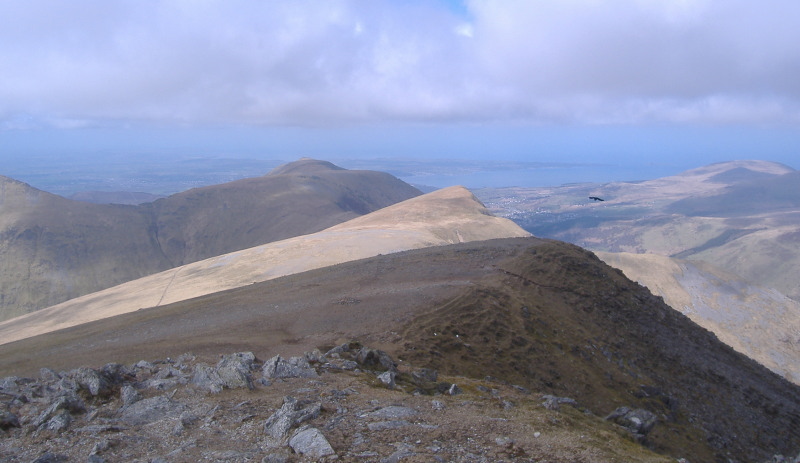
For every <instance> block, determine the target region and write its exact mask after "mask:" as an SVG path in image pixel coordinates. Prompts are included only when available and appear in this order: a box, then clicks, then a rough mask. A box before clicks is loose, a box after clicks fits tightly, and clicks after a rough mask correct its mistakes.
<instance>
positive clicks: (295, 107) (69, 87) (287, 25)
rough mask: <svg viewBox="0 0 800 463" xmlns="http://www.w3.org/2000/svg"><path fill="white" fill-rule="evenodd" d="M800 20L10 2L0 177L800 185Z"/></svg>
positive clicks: (764, 13) (777, 5)
mask: <svg viewBox="0 0 800 463" xmlns="http://www.w3.org/2000/svg"><path fill="white" fill-rule="evenodd" d="M797 18H800V2H798V1H796V0H765V1H760V2H754V1H752V0H464V1H460V0H313V1H312V0H269V1H261V0H191V1H189V0H175V1H153V0H118V1H107V0H71V1H69V2H64V1H62V0H26V1H24V2H19V1H13V0H0V166H2V165H8V164H9V163H13V162H15V160H19V159H24V158H26V157H32V156H33V157H35V156H51V157H57V158H59V159H64V160H68V159H71V158H78V157H81V158H90V159H91V158H95V159H97V160H102V159H104V158H105V157H108V156H112V157H114V156H116V157H119V156H123V157H125V156H127V157H128V158H129V159H130V160H131V161H132V162H135V161H136V160H137V159H140V160H144V159H147V158H148V157H152V156H158V157H170V156H173V157H180V156H231V157H237V156H239V157H263V158H279V159H295V158H298V157H300V156H312V157H318V158H323V159H327V158H334V159H337V158H338V159H341V158H348V157H352V158H369V157H404V158H421V159H451V158H452V159H456V158H463V159H489V160H491V159H504V160H528V161H537V162H555V161H561V162H575V163H611V164H615V163H618V164H631V165H637V164H641V165H647V164H663V165H670V166H673V165H674V166H676V168H678V167H680V168H688V167H696V166H699V165H703V164H708V163H711V162H718V161H725V160H731V159H765V160H772V161H777V162H783V163H785V164H788V165H790V166H792V167H794V168H800V162H798V160H800V156H799V155H798V153H800V28H799V27H797ZM3 163H5V164H3Z"/></svg>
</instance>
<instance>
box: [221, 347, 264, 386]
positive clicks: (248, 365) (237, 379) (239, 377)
mask: <svg viewBox="0 0 800 463" xmlns="http://www.w3.org/2000/svg"><path fill="white" fill-rule="evenodd" d="M255 361H256V356H255V354H253V353H252V352H237V353H235V354H231V355H225V356H223V357H222V359H221V360H220V361H219V362H218V363H217V373H218V374H219V377H220V379H221V380H222V385H223V386H224V387H227V388H229V389H236V388H240V387H246V388H248V389H253V378H252V376H251V375H250V371H251V370H253V365H254V364H255Z"/></svg>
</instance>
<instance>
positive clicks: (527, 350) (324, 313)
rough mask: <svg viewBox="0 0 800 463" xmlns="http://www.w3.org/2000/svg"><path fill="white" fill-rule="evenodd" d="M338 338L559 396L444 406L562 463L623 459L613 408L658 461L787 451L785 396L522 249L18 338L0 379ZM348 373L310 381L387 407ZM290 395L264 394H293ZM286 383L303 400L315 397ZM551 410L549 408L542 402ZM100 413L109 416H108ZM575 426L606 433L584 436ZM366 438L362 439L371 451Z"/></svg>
mask: <svg viewBox="0 0 800 463" xmlns="http://www.w3.org/2000/svg"><path fill="white" fill-rule="evenodd" d="M365 220H366V219H365ZM451 236H452V235H451ZM313 252H314V250H313V248H312V249H309V255H311V256H313ZM351 339H359V340H364V341H365V342H366V343H368V344H369V345H371V346H374V347H377V348H380V349H383V350H385V351H387V352H388V353H389V354H390V355H391V356H392V357H393V358H395V359H397V361H398V363H399V365H400V366H399V368H400V374H401V375H406V377H409V378H410V377H411V373H410V372H409V371H408V370H405V369H404V366H405V365H407V364H411V365H414V366H415V367H426V368H430V369H436V370H438V372H439V373H440V374H443V375H450V377H468V378H480V379H481V380H485V381H492V382H496V383H498V384H505V385H509V384H513V385H518V386H521V388H517V390H519V391H530V392H531V393H532V396H533V397H539V398H540V399H539V400H540V401H545V400H547V397H546V396H544V394H550V395H553V396H555V397H561V398H564V399H563V400H564V403H563V404H562V405H561V406H560V408H561V411H557V410H543V409H541V408H539V409H538V410H539V411H538V412H536V414H535V415H534V414H528V413H526V412H525V410H524V409H515V407H516V406H517V405H515V403H514V402H513V401H508V400H507V399H504V396H498V395H499V394H500V391H499V390H498V391H494V390H492V388H491V387H486V386H480V387H482V388H483V389H480V390H481V391H485V398H481V399H478V398H475V399H473V398H472V397H473V396H472V395H470V396H469V397H471V399H470V401H462V402H461V403H460V404H456V403H454V402H452V401H449V400H448V401H447V403H448V404H449V405H448V407H453V408H456V407H458V408H457V409H458V410H459V411H460V412H459V413H462V414H463V416H465V417H466V416H468V414H469V413H488V414H489V416H492V417H495V416H499V414H500V413H501V412H502V411H503V410H506V411H508V413H507V414H504V415H502V416H507V417H508V418H503V419H502V420H498V423H502V425H503V426H524V427H525V428H524V429H526V430H527V433H528V434H531V433H533V431H535V430H538V429H542V428H544V429H550V426H551V425H553V426H559V427H560V429H563V430H565V431H569V430H575V429H581V431H580V433H577V432H573V433H572V438H571V444H572V448H573V449H574V453H573V454H572V461H574V460H576V459H578V460H581V461H584V460H585V461H592V462H594V461H601V460H599V459H597V458H594V457H592V453H591V449H592V448H593V447H594V446H596V445H599V442H606V439H603V437H602V436H603V435H604V434H603V433H604V432H605V433H621V434H623V435H625V436H628V437H627V439H629V440H627V444H626V445H627V446H626V447H625V448H623V449H618V450H619V451H620V452H623V453H624V454H626V455H628V457H627V458H622V460H624V461H638V459H637V458H636V457H635V455H636V453H637V449H640V447H639V445H640V444H638V443H637V442H636V441H635V440H634V437H632V436H631V434H629V433H628V431H625V430H624V429H623V428H614V429H616V430H611V429H609V428H608V427H607V424H608V423H607V422H604V421H603V420H602V418H603V417H605V416H607V415H608V414H609V413H611V412H613V411H615V410H618V409H619V407H628V408H629V409H630V410H640V412H639V413H640V414H639V415H638V416H639V417H642V416H647V417H652V419H654V420H655V421H654V425H655V427H654V428H653V429H652V431H650V432H649V433H648V434H647V435H646V436H643V435H642V436H639V437H638V442H641V444H642V445H645V446H648V447H649V448H650V449H653V450H655V451H658V452H659V453H662V454H665V455H669V456H671V458H673V459H677V458H685V459H687V460H688V461H691V462H693V463H704V462H717V461H756V462H758V461H769V460H771V459H772V458H773V455H776V454H782V455H796V454H797V453H798V449H800V388H798V387H797V386H795V385H793V384H791V383H789V382H788V381H786V380H784V379H783V378H781V377H779V376H778V375H775V374H773V373H772V372H770V371H769V370H767V369H766V368H764V367H763V366H761V365H759V364H757V363H756V362H754V361H752V360H750V359H748V358H747V357H745V356H743V355H741V354H739V353H737V352H735V351H734V350H733V349H731V348H730V347H728V346H726V345H724V344H723V343H721V342H719V341H718V340H717V338H716V337H715V336H714V335H713V334H712V333H710V332H709V331H707V330H705V329H703V328H701V327H699V326H698V325H696V324H695V323H693V322H692V321H691V320H689V319H688V318H687V317H686V316H684V315H682V314H681V313H679V312H677V311H675V310H673V309H672V308H670V307H669V306H667V305H666V304H664V303H663V301H662V300H661V299H660V298H657V297H655V296H653V295H652V294H651V293H650V292H649V291H647V290H646V289H645V288H643V287H642V286H640V285H638V284H636V283H633V282H631V281H630V280H628V279H627V278H626V277H625V276H624V275H623V274H622V272H620V271H618V270H615V269H612V268H610V267H609V266H607V265H606V264H604V263H603V262H601V261H600V260H599V259H597V258H596V257H595V256H594V255H592V254H591V253H590V252H587V251H585V250H583V249H580V248H578V247H576V246H573V245H569V244H566V243H561V242H554V241H549V240H541V239H537V238H514V239H503V240H489V241H479V242H470V243H460V244H454V245H450V246H441V247H429V248H424V249H418V250H412V251H406V252H401V253H394V254H389V255H380V256H375V257H372V258H369V259H364V260H358V261H354V262H349V263H342V264H338V265H334V266H330V267H325V268H320V269H316V270H311V271H308V272H303V273H298V274H294V275H289V276H285V277H282V278H277V279H273V280H270V281H266V282H262V283H256V284H252V285H247V286H243V287H239V288H235V289H231V290H228V291H223V292H218V293H214V294H209V295H206V296H201V297H199V298H194V299H188V300H184V301H181V302H177V303H174V304H171V305H166V306H161V307H156V308H152V309H146V310H139V311H135V312H130V313H127V314H123V315H120V316H116V317H111V318H106V319H103V320H98V321H95V322H91V323H86V324H83V325H80V326H75V327H72V328H67V329H64V330H60V331H57V332H53V333H50V334H45V335H42V336H36V337H31V338H27V339H24V340H20V341H17V342H14V343H9V344H5V345H2V346H0V376H2V375H9V374H14V375H24V374H32V375H38V374H39V373H38V372H39V368H42V367H50V368H53V369H54V370H55V371H61V370H66V369H69V368H74V367H76V366H79V365H93V366H98V367H99V366H100V365H104V364H106V363H107V362H112V361H114V362H125V363H129V362H130V363H132V362H135V361H138V360H140V359H153V358H161V359H163V358H167V357H170V358H173V359H175V358H178V356H179V355H180V354H182V353H184V352H193V353H194V354H195V355H197V356H198V357H199V358H198V361H203V362H210V364H212V365H213V364H215V363H216V362H217V361H218V359H219V354H220V353H222V352H237V351H244V350H248V351H254V352H259V353H263V355H264V356H265V358H269V356H272V355H275V354H276V353H281V354H282V355H299V354H301V353H302V352H304V351H311V349H313V348H315V347H320V348H321V349H323V350H327V348H329V347H332V346H336V345H340V344H342V343H343V342H347V341H349V340H351ZM348 374H349V373H348V372H339V371H338V370H331V371H330V372H329V373H325V375H326V377H327V376H334V375H345V376H344V378H345V379H346V380H347V381H350V382H352V384H353V385H354V386H355V385H358V387H359V391H358V392H357V393H358V394H383V395H382V396H381V397H387V394H394V393H393V392H375V391H378V389H372V392H369V391H368V390H367V389H364V388H361V385H363V384H365V383H366V382H368V381H370V380H369V379H362V377H360V376H352V377H350V376H346V375H348ZM426 374H430V373H429V372H428V373H426ZM326 377H323V378H321V381H328V380H327V379H326ZM338 377H341V376H338ZM351 378H352V379H351ZM372 381H374V382H377V379H373V380H372ZM284 384H286V385H284ZM289 384H292V383H283V382H280V383H277V382H276V383H275V385H273V386H271V387H273V388H283V389H282V390H286V391H287V392H288V393H292V392H291V391H293V390H294V389H292V386H289ZM293 384H295V386H293V387H294V388H295V389H296V388H298V387H304V388H307V389H306V390H315V389H316V388H318V386H319V385H320V384H325V383H323V382H319V381H315V382H307V381H304V382H302V384H301V383H293ZM324 387H326V386H324ZM504 387H507V386H504ZM329 390H330V389H328V388H325V389H324V393H326V394H328V397H329V399H326V400H331V401H333V400H339V399H337V397H339V396H342V397H344V399H342V400H346V396H347V394H350V393H352V394H355V392H346V391H340V390H339V389H333V392H330V393H329V392H328V391H329ZM382 391H386V390H385V389H382ZM470 391H472V389H470ZM476 391H478V390H477V389H476ZM297 392H299V390H298V391H297ZM495 392H496V394H495ZM245 394H246V393H242V394H238V393H237V392H236V391H230V394H228V395H224V396H222V397H223V398H224V399H226V401H227V402H229V403H240V402H241V403H242V404H245V405H244V406H247V405H246V404H247V403H248V402H247V401H248V400H256V399H257V398H256V399H253V397H254V396H253V395H252V393H250V394H247V395H245ZM470 394H471V392H470ZM183 395H185V393H181V394H179V396H183ZM242 397H246V399H245V398H242ZM259 397H260V396H259ZM567 398H568V399H572V400H574V402H572V403H575V404H576V406H577V410H575V409H572V408H571V407H570V406H569V405H567V403H570V402H569V400H568V399H567ZM501 399H504V400H506V401H505V402H503V400H501ZM115 400H116V399H115ZM167 400H170V399H167V398H165V399H163V400H162V402H163V401H167ZM175 400H182V399H181V398H180V397H176V398H175ZM388 400H392V401H394V400H400V397H399V396H397V395H392V396H390V398H389V399H388ZM551 401H552V402H554V405H553V406H552V407H553V408H558V407H559V406H558V402H559V400H558V399H555V398H553V399H552V400H551ZM330 403H331V404H332V405H330V406H328V405H327V404H328V402H325V404H326V405H325V406H324V407H323V408H324V410H323V413H326V415H325V417H326V418H327V420H328V421H327V422H330V423H333V424H332V425H331V426H335V423H336V422H337V421H336V420H337V418H336V413H340V412H339V411H338V410H339V408H337V406H336V404H337V403H339V402H330ZM344 403H345V404H346V405H349V404H350V403H351V402H344ZM271 406H272V409H273V410H274V408H275V404H271ZM278 406H279V405H278ZM515 410H516V411H515ZM470 411H472V412H470ZM644 411H646V412H644ZM540 412H541V413H540ZM108 413H110V415H109V416H113V414H114V411H113V409H110V410H109V411H108ZM356 413H360V412H358V411H356ZM534 417H535V418H534ZM251 418H253V417H252V416H251ZM248 419H250V418H248ZM255 419H258V420H261V419H265V417H264V418H261V417H256V418H255ZM649 419H650V418H648V420H649ZM539 420H541V422H540V421H539ZM636 420H639V421H638V422H639V423H640V424H641V423H642V422H643V421H642V419H641V418H636ZM578 422H579V423H581V425H580V426H581V427H580V428H575V427H574V424H575V423H578ZM585 423H596V427H597V429H604V430H605V431H602V432H601V431H597V432H594V433H593V432H588V433H587V434H584V432H585V431H587V428H586V427H585V426H584V424H585ZM245 425H247V424H246V423H245ZM397 425H402V423H400V424H397ZM257 426H260V427H262V425H261V423H260V422H258V423H257ZM451 426H452V423H450V422H444V421H442V422H437V423H436V426H435V427H432V428H431V429H430V432H436V433H440V436H441V438H442V439H447V440H448V442H450V441H451V440H452V439H460V438H463V436H462V435H460V434H454V433H449V431H448V430H449V429H452V428H451ZM497 426H500V425H499V424H497V425H487V427H486V428H485V429H483V428H482V429H479V430H476V433H479V434H480V436H478V435H477V434H476V437H475V439H478V441H479V442H481V446H483V447H487V446H488V447H490V448H494V447H493V446H494V445H495V443H494V442H495V440H494V439H495V438H497V439H499V437H496V436H500V437H502V435H503V434H498V433H499V432H500V431H498V430H499V429H500V428H499V427H497ZM333 429H334V430H333V431H330V430H328V428H325V431H326V432H328V433H330V432H337V431H336V430H335V429H336V428H333ZM519 429H523V428H519ZM129 432H132V431H129ZM537 432H538V431H537ZM376 433H377V434H374V436H376V437H375V438H376V439H377V438H380V436H383V434H380V431H376ZM372 436H373V435H372V434H370V438H372ZM550 438H551V436H549V435H546V434H542V435H541V439H540V440H538V441H536V442H537V443H535V444H532V445H536V446H537V447H536V448H535V449H531V453H533V454H535V455H536V456H537V459H539V460H541V459H547V460H548V461H568V460H566V459H565V458H563V457H562V458H554V457H551V456H548V454H547V450H546V449H547V448H548V445H549V444H548V442H549V440H548V439H550ZM481 439H483V440H481ZM568 440H569V439H568ZM498 442H499V441H498ZM465 445H466V444H465ZM497 445H500V444H497ZM508 448H512V447H511V446H509V447H508ZM392 451H394V450H392ZM518 452H524V449H519V450H518ZM562 452H563V451H562ZM587 452H588V453H587ZM560 454H561V455H564V453H560ZM515 455H518V456H520V458H525V457H526V455H525V454H524V453H516V454H515ZM583 455H588V456H587V457H586V458H584V457H583ZM511 458H512V459H515V458H516V457H511Z"/></svg>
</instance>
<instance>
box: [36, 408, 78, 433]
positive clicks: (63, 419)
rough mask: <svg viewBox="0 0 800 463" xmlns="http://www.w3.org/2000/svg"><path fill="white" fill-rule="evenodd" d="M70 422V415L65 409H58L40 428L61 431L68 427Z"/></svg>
mask: <svg viewBox="0 0 800 463" xmlns="http://www.w3.org/2000/svg"><path fill="white" fill-rule="evenodd" d="M71 422H72V415H70V414H69V412H68V411H67V410H59V411H58V412H57V413H56V414H54V415H53V416H52V417H51V418H50V419H49V420H47V423H44V425H42V426H41V428H42V429H47V430H50V431H55V432H62V431H65V430H66V429H67V428H68V427H69V424H70V423H71Z"/></svg>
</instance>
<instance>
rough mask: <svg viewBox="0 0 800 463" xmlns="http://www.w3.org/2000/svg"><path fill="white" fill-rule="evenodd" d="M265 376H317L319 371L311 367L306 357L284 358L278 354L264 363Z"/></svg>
mask: <svg viewBox="0 0 800 463" xmlns="http://www.w3.org/2000/svg"><path fill="white" fill-rule="evenodd" d="M263 375H264V377H265V378H316V377H317V376H318V375H317V371H316V370H315V369H314V368H312V367H311V365H310V364H309V363H308V360H306V359H305V357H291V358H289V359H284V358H282V357H281V356H280V355H276V356H275V357H272V358H271V359H269V360H267V361H266V362H265V363H264V369H263Z"/></svg>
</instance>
